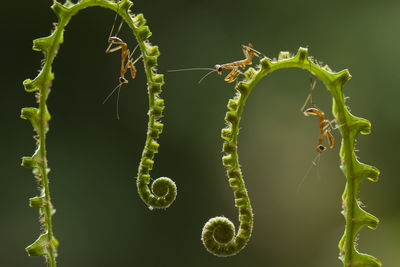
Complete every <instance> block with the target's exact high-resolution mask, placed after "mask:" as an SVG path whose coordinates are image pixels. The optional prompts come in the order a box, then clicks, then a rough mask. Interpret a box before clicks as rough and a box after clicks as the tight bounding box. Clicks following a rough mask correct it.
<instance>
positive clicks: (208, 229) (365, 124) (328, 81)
mask: <svg viewBox="0 0 400 267" xmlns="http://www.w3.org/2000/svg"><path fill="white" fill-rule="evenodd" d="M285 68H301V69H304V70H307V71H309V72H311V74H313V75H315V76H316V77H318V78H319V79H320V80H321V81H322V82H323V83H324V84H325V86H326V87H327V88H328V89H329V91H330V92H331V94H332V99H333V105H332V113H333V115H334V117H335V119H336V123H337V124H338V125H339V131H340V133H341V135H342V144H341V149H340V155H339V156H340V159H341V165H340V168H341V169H342V171H343V173H344V174H345V176H346V178H347V182H346V187H345V191H344V193H343V197H342V200H343V212H342V213H343V215H344V217H345V220H346V227H345V233H344V235H343V237H342V239H341V241H340V243H339V249H340V252H339V258H340V259H341V260H342V261H343V264H344V266H345V267H361V266H381V263H380V261H379V260H377V259H376V258H375V257H372V256H370V255H367V254H362V253H359V252H358V251H357V249H356V247H355V246H356V238H357V235H358V232H359V231H360V230H361V229H362V228H363V227H364V226H368V227H369V228H371V229H375V228H376V226H377V224H378V222H379V220H378V219H377V218H376V217H374V216H373V215H371V214H369V213H367V212H365V211H364V210H362V209H361V207H360V206H359V204H358V201H357V195H358V189H359V185H360V183H361V182H362V181H363V180H365V179H367V178H368V179H369V180H370V181H373V182H376V181H377V179H378V176H379V171H378V169H376V168H375V167H372V166H368V165H366V164H363V163H361V162H359V161H358V160H357V158H356V155H355V152H354V143H355V138H356V136H357V135H358V133H361V134H369V133H370V128H371V124H370V122H369V121H367V120H365V119H362V118H358V117H355V116H354V115H352V114H351V113H350V112H349V111H348V109H347V107H346V105H345V100H344V99H345V98H344V96H343V91H342V88H343V85H344V83H345V82H346V81H348V80H349V79H350V78H351V75H350V73H349V72H348V70H343V71H341V72H338V73H334V72H332V71H331V69H330V68H329V67H328V66H326V65H325V66H320V65H319V64H317V63H316V62H314V61H313V60H312V59H311V58H310V57H308V51H307V49H306V48H300V49H299V51H298V53H297V54H296V55H294V56H292V55H290V54H289V53H288V52H281V53H280V54H279V56H278V59H276V60H271V59H269V58H267V57H264V58H263V59H262V60H261V61H260V65H259V67H258V69H257V70H255V69H253V68H250V69H248V70H247V71H246V73H245V79H244V80H243V81H241V82H239V83H238V84H237V86H236V87H235V89H236V95H235V96H234V98H233V99H230V100H229V103H228V112H227V113H226V116H225V121H226V122H227V127H226V128H224V129H223V130H222V138H223V139H224V145H223V152H224V153H225V155H224V156H223V165H224V166H225V167H226V168H227V176H228V179H229V185H230V187H231V188H232V189H233V191H234V196H235V206H236V207H238V208H239V222H240V226H239V231H238V233H237V234H236V236H235V229H234V225H233V223H232V222H230V221H229V220H228V219H227V218H225V217H215V218H212V219H210V220H209V221H208V222H207V223H206V225H205V226H204V228H203V233H202V241H203V243H204V245H205V247H206V248H207V250H208V251H209V252H211V253H213V254H214V255H217V256H230V255H234V254H236V253H237V252H239V251H240V250H241V249H242V248H243V247H244V246H245V244H246V243H247V242H248V240H249V238H250V235H251V230H252V224H253V216H252V211H251V206H250V201H249V198H248V195H247V191H246V188H245V185H244V181H243V177H242V174H241V170H240V168H239V166H240V165H239V162H238V155H237V135H238V129H239V122H240V118H241V115H242V112H243V108H244V105H245V103H246V100H247V97H248V96H249V94H250V93H251V91H252V89H253V88H254V86H255V85H256V84H257V83H258V81H259V80H261V79H262V78H263V77H265V76H267V75H268V74H269V73H271V72H273V71H275V70H279V69H285Z"/></svg>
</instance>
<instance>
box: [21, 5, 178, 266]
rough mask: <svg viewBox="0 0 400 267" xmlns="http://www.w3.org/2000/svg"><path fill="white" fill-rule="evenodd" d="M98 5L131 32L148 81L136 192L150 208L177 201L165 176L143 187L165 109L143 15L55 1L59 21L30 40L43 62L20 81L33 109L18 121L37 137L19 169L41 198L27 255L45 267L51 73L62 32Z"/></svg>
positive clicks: (51, 253) (51, 257) (35, 203)
mask: <svg viewBox="0 0 400 267" xmlns="http://www.w3.org/2000/svg"><path fill="white" fill-rule="evenodd" d="M91 6H100V7H105V8H108V9H111V10H113V11H115V12H117V13H118V14H119V15H120V16H121V17H122V18H123V19H124V20H125V22H126V23H127V24H128V26H129V27H130V28H131V29H132V32H133V34H134V36H135V38H136V39H137V41H138V44H139V48H140V51H141V54H142V56H143V62H144V66H145V73H146V77H147V84H148V93H149V113H148V115H149V123H148V132H147V139H146V143H145V147H144V150H143V154H142V158H141V161H140V165H139V171H138V178H137V187H138V192H139V194H140V196H141V198H142V199H143V201H144V202H145V203H146V204H147V205H148V206H149V207H150V208H153V207H154V208H166V207H168V206H169V205H170V204H171V203H172V202H173V201H174V200H175V197H176V186H175V183H174V182H173V181H172V180H171V179H169V178H166V177H162V178H159V179H157V180H155V181H154V182H153V184H152V190H153V193H154V194H153V193H152V192H151V191H150V189H149V188H148V184H149V183H150V176H149V172H150V170H151V169H152V166H153V163H154V162H153V158H154V155H155V153H157V151H158V147H159V144H158V143H157V142H156V140H157V139H158V137H159V135H160V134H161V132H162V129H163V124H162V123H161V121H160V119H161V117H162V111H163V109H164V101H163V99H161V98H160V93H161V86H162V85H163V84H164V77H163V75H162V74H157V73H156V69H155V68H156V66H157V58H158V56H159V55H160V52H159V50H158V47H157V46H152V45H151V44H150V42H148V40H147V39H148V38H149V37H150V36H151V32H150V30H149V27H148V26H146V25H145V24H146V20H145V19H144V17H143V15H142V14H138V15H136V16H135V15H133V14H132V13H131V12H130V10H129V9H130V7H131V6H132V2H130V1H129V0H122V1H120V2H118V3H114V2H113V1H107V0H82V1H80V2H78V3H77V4H73V3H72V2H70V1H67V2H66V3H65V4H64V5H62V4H60V3H59V2H57V1H54V3H53V5H52V7H51V8H52V10H53V11H54V12H55V14H56V15H57V16H58V20H59V21H58V23H57V24H56V26H55V29H54V30H53V32H52V33H51V35H50V36H48V37H44V38H40V39H36V40H34V41H33V50H35V51H42V52H43V53H44V57H45V58H44V61H43V62H44V63H43V66H42V69H41V71H40V73H39V74H38V75H37V77H36V78H35V79H33V80H30V79H27V80H25V81H24V82H23V84H24V87H25V90H26V91H27V92H36V99H37V102H38V108H34V107H29V108H23V109H22V111H21V117H22V118H23V119H28V120H29V121H30V122H31V123H32V126H33V128H34V130H35V132H36V133H37V135H36V136H35V137H34V139H35V140H36V143H37V149H36V151H35V153H34V154H33V156H32V157H23V159H22V166H25V167H30V168H33V174H34V176H35V178H36V180H37V181H38V184H39V186H40V196H37V197H33V198H30V206H31V207H37V208H39V212H40V218H41V219H40V220H41V224H42V229H43V233H42V234H41V235H40V236H39V238H38V239H37V240H36V241H35V242H34V243H33V244H31V245H30V246H28V247H27V248H26V251H27V252H28V254H29V255H30V256H38V255H44V256H45V258H46V259H47V261H48V263H49V266H56V256H57V246H58V241H57V240H56V238H55V237H54V233H53V228H52V220H51V219H52V216H53V215H54V213H55V209H54V208H53V206H52V204H51V198H50V189H49V178H48V173H49V170H50V169H49V167H48V163H47V155H46V133H47V132H48V130H49V123H48V122H49V120H50V113H49V111H48V109H47V105H46V100H47V98H48V96H49V93H50V87H51V81H52V80H53V79H54V76H53V74H52V71H51V69H52V63H53V61H54V58H55V56H56V54H57V51H58V48H59V46H60V45H61V44H62V42H63V32H64V28H65V27H66V25H67V24H68V22H69V21H70V19H71V17H72V16H73V15H75V14H76V13H77V12H78V11H80V10H81V9H84V8H87V7H91Z"/></svg>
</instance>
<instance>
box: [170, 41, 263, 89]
mask: <svg viewBox="0 0 400 267" xmlns="http://www.w3.org/2000/svg"><path fill="white" fill-rule="evenodd" d="M242 51H243V54H244V56H245V58H244V59H242V60H237V61H234V62H231V63H225V64H217V65H215V66H214V68H190V69H179V70H169V71H168V72H176V71H187V70H211V71H210V72H209V73H207V74H206V75H204V76H203V77H202V78H201V79H200V81H199V83H200V82H201V81H202V80H203V79H204V78H205V77H207V76H208V75H209V74H211V73H213V72H215V71H216V72H217V73H218V74H219V75H221V74H222V71H223V70H224V69H227V70H231V72H230V73H229V74H228V75H227V76H226V77H225V79H224V81H226V82H227V83H233V82H234V81H235V80H236V79H237V78H238V77H239V74H241V73H242V72H241V71H240V69H239V68H242V69H244V68H245V67H246V66H247V65H251V64H252V61H253V58H254V56H260V55H261V53H260V52H258V51H257V50H255V49H253V45H252V44H250V43H249V45H242Z"/></svg>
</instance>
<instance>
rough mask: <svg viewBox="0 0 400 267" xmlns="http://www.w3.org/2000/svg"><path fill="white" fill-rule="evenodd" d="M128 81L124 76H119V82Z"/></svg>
mask: <svg viewBox="0 0 400 267" xmlns="http://www.w3.org/2000/svg"><path fill="white" fill-rule="evenodd" d="M127 82H128V81H127V80H126V79H125V78H124V77H119V83H127Z"/></svg>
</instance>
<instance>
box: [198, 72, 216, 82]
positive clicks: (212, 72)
mask: <svg viewBox="0 0 400 267" xmlns="http://www.w3.org/2000/svg"><path fill="white" fill-rule="evenodd" d="M214 71H216V70H214V69H213V70H212V71H210V72H208V73H207V74H206V75H204V76H203V77H202V78H201V79H200V80H199V84H200V83H201V82H202V81H203V80H204V79H205V78H206V77H207V76H208V75H210V74H211V73H213V72H214Z"/></svg>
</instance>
